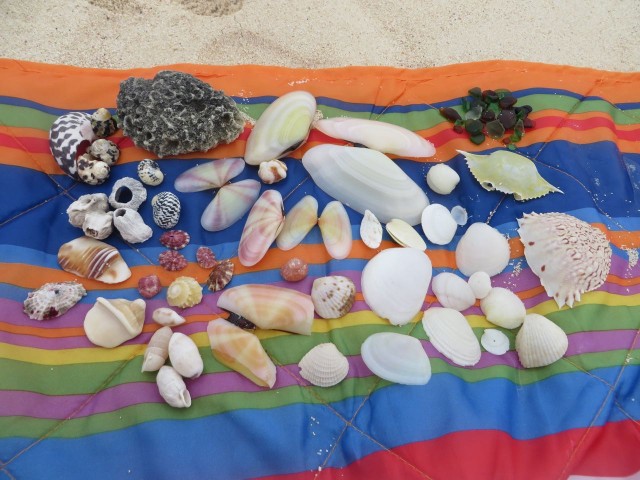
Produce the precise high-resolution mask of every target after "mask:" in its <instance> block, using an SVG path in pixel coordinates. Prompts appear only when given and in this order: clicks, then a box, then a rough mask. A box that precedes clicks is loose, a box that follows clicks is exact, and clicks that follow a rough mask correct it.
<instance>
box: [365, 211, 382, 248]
mask: <svg viewBox="0 0 640 480" xmlns="http://www.w3.org/2000/svg"><path fill="white" fill-rule="evenodd" d="M360 238H361V239H362V243H364V244H365V245H366V246H367V247H369V248H378V247H379V246H380V244H381V243H382V225H380V221H379V220H378V219H377V218H376V216H375V215H374V214H373V212H372V211H371V210H365V211H364V216H363V217H362V223H361V224H360Z"/></svg>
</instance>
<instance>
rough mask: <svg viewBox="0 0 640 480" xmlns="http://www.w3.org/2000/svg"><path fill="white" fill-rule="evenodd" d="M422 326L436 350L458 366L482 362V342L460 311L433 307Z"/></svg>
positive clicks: (426, 314) (423, 319)
mask: <svg viewBox="0 0 640 480" xmlns="http://www.w3.org/2000/svg"><path fill="white" fill-rule="evenodd" d="M422 326H423V327H424V331H425V332H426V333H427V335H429V340H431V343H432V344H433V346H434V347H435V349H436V350H438V351H439V352H440V353H441V354H443V355H444V356H445V357H447V358H448V359H449V360H451V361H452V362H453V363H455V364H456V365H460V366H462V367H468V366H472V365H475V364H476V363H478V362H479V361H480V356H481V350H480V342H478V339H477V338H476V336H475V334H474V333H473V329H472V328H471V326H470V325H469V322H467V319H466V318H464V315H462V314H461V313H460V312H459V311H457V310H453V309H452V308H440V307H431V308H429V309H428V310H427V311H426V312H424V315H423V316H422Z"/></svg>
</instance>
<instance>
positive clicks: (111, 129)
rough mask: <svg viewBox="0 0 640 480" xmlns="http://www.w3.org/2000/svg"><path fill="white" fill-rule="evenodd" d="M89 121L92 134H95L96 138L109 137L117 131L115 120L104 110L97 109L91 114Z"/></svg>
mask: <svg viewBox="0 0 640 480" xmlns="http://www.w3.org/2000/svg"><path fill="white" fill-rule="evenodd" d="M89 121H90V122H91V128H92V129H93V133H95V135H96V137H98V138H106V137H110V136H111V135H113V134H114V133H116V130H118V124H117V123H116V120H115V119H114V118H113V117H112V116H111V112H110V111H109V110H107V109H106V108H99V109H97V110H96V111H95V112H93V113H92V114H91V117H90V118H89Z"/></svg>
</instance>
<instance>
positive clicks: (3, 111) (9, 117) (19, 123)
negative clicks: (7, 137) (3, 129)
mask: <svg viewBox="0 0 640 480" xmlns="http://www.w3.org/2000/svg"><path fill="white" fill-rule="evenodd" d="M56 118H58V117H57V116H56V115H52V114H49V113H44V112H41V111H40V110H36V109H34V108H29V107H17V106H14V105H3V104H2V103H0V125H4V126H8V127H20V128H36V129H39V130H45V131H49V129H50V128H51V125H52V124H53V122H54V121H55V119H56Z"/></svg>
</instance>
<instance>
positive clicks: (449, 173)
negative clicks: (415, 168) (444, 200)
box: [427, 163, 460, 195]
mask: <svg viewBox="0 0 640 480" xmlns="http://www.w3.org/2000/svg"><path fill="white" fill-rule="evenodd" d="M459 181H460V175H458V172H456V171H455V170H454V169H453V168H451V167H450V166H449V165H446V164H444V163H438V164H437V165H434V166H433V167H431V168H430V169H429V171H428V172H427V185H429V188H430V189H431V190H433V191H434V192H436V193H439V194H440V195H448V194H450V193H451V192H452V191H453V189H454V188H456V185H458V182H459Z"/></svg>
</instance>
